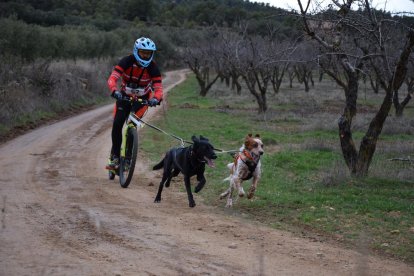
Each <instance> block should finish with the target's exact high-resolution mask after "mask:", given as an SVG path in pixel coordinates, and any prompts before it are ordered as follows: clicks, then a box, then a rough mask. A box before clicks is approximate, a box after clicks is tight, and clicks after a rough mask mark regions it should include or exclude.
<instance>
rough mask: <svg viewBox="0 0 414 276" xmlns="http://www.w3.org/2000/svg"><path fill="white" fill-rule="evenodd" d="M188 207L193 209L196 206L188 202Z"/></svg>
mask: <svg viewBox="0 0 414 276" xmlns="http://www.w3.org/2000/svg"><path fill="white" fill-rule="evenodd" d="M188 206H190V207H191V208H194V207H195V206H196V204H195V202H194V201H193V202H190V203H189V204H188Z"/></svg>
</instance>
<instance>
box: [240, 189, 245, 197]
mask: <svg viewBox="0 0 414 276" xmlns="http://www.w3.org/2000/svg"><path fill="white" fill-rule="evenodd" d="M245 194H246V193H245V192H244V189H243V187H241V188H240V189H239V197H244V195H245Z"/></svg>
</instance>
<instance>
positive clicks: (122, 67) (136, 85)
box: [106, 37, 163, 170]
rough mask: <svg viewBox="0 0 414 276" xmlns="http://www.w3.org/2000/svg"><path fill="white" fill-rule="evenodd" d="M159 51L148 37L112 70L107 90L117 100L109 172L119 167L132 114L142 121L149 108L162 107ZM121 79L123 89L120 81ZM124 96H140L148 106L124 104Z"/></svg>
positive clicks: (138, 43)
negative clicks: (127, 123)
mask: <svg viewBox="0 0 414 276" xmlns="http://www.w3.org/2000/svg"><path fill="white" fill-rule="evenodd" d="M156 50H157V48H156V46H155V43H154V42H153V41H152V40H151V39H149V38H146V37H140V38H138V39H137V40H136V41H135V44H134V49H133V53H132V54H131V55H128V56H125V57H123V58H122V59H121V60H120V61H119V63H118V64H117V65H116V66H115V67H114V68H113V70H112V73H111V75H110V76H109V78H108V87H109V90H110V91H111V96H112V97H113V98H114V99H116V100H117V101H116V104H115V106H114V121H113V125H112V148H111V155H110V158H109V162H108V165H107V166H106V168H107V169H110V170H111V169H116V168H117V167H118V166H119V156H120V151H121V144H122V127H123V124H124V123H125V120H126V119H127V118H128V115H129V113H130V111H131V108H132V110H133V111H135V115H137V116H138V117H139V118H141V117H143V116H144V114H145V112H146V111H147V109H148V106H156V105H158V104H160V102H161V100H162V96H163V88H162V78H161V73H160V70H159V68H158V66H157V64H156V63H155V62H154V61H153V57H154V53H155V51H156ZM119 79H121V80H122V82H121V85H120V88H118V80H119ZM125 95H128V96H137V97H138V98H140V99H143V100H147V101H148V106H147V105H141V104H139V102H134V103H133V104H132V105H131V103H130V102H129V101H125V100H123V97H124V96H125Z"/></svg>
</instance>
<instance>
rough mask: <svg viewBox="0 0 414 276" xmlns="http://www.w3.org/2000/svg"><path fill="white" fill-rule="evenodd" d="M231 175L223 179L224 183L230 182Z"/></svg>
mask: <svg viewBox="0 0 414 276" xmlns="http://www.w3.org/2000/svg"><path fill="white" fill-rule="evenodd" d="M230 178H231V175H230V176H229V177H226V178H224V179H223V182H226V181H230Z"/></svg>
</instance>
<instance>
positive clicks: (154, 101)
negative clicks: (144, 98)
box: [148, 98, 160, 106]
mask: <svg viewBox="0 0 414 276" xmlns="http://www.w3.org/2000/svg"><path fill="white" fill-rule="evenodd" d="M159 103H160V102H159V101H158V100H157V99H156V98H151V99H149V100H148V105H149V106H156V105H157V104H159Z"/></svg>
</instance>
